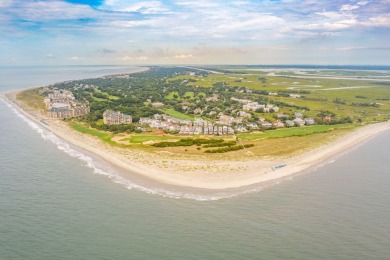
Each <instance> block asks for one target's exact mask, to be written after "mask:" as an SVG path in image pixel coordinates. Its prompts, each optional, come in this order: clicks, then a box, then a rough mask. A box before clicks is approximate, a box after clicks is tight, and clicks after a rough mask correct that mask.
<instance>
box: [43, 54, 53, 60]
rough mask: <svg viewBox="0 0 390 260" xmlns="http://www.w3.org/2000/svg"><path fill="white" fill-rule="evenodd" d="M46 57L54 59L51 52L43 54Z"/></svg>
mask: <svg viewBox="0 0 390 260" xmlns="http://www.w3.org/2000/svg"><path fill="white" fill-rule="evenodd" d="M45 57H46V58H47V59H55V56H54V55H53V54H51V53H48V54H47V55H46V56H45Z"/></svg>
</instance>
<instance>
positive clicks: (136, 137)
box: [120, 134, 182, 144]
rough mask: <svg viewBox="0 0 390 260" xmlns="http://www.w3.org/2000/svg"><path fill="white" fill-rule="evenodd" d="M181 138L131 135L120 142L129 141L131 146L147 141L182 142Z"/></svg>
mask: <svg viewBox="0 0 390 260" xmlns="http://www.w3.org/2000/svg"><path fill="white" fill-rule="evenodd" d="M181 138H182V137H177V136H161V135H147V134H137V135H131V136H130V137H129V138H123V139H121V140H120V141H127V140H128V141H129V142H130V143H131V144H141V143H143V142H147V141H164V140H180V139H181Z"/></svg>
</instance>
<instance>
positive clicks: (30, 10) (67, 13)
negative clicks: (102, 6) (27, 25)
mask: <svg viewBox="0 0 390 260" xmlns="http://www.w3.org/2000/svg"><path fill="white" fill-rule="evenodd" d="M9 7H10V8H9V9H8V13H10V14H12V15H13V16H14V17H19V18H20V19H24V20H27V21H55V20H57V21H58V20H71V19H82V18H93V17H97V14H96V12H95V11H94V10H93V9H92V8H91V7H89V6H87V5H80V4H71V3H68V2H64V1H58V0H53V1H20V0H15V1H12V5H9Z"/></svg>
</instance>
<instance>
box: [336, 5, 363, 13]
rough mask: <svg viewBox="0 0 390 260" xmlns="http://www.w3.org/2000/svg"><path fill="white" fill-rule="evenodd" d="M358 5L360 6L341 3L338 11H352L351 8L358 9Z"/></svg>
mask: <svg viewBox="0 0 390 260" xmlns="http://www.w3.org/2000/svg"><path fill="white" fill-rule="evenodd" d="M359 7H360V6H359V5H350V4H346V5H342V6H341V8H340V11H341V12H344V11H352V10H355V9H358V8H359Z"/></svg>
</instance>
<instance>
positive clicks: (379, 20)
mask: <svg viewBox="0 0 390 260" xmlns="http://www.w3.org/2000/svg"><path fill="white" fill-rule="evenodd" d="M362 24H363V25H365V26H370V27H390V14H383V15H379V16H376V17H371V18H369V19H368V20H367V21H364V22H363V23H362Z"/></svg>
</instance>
